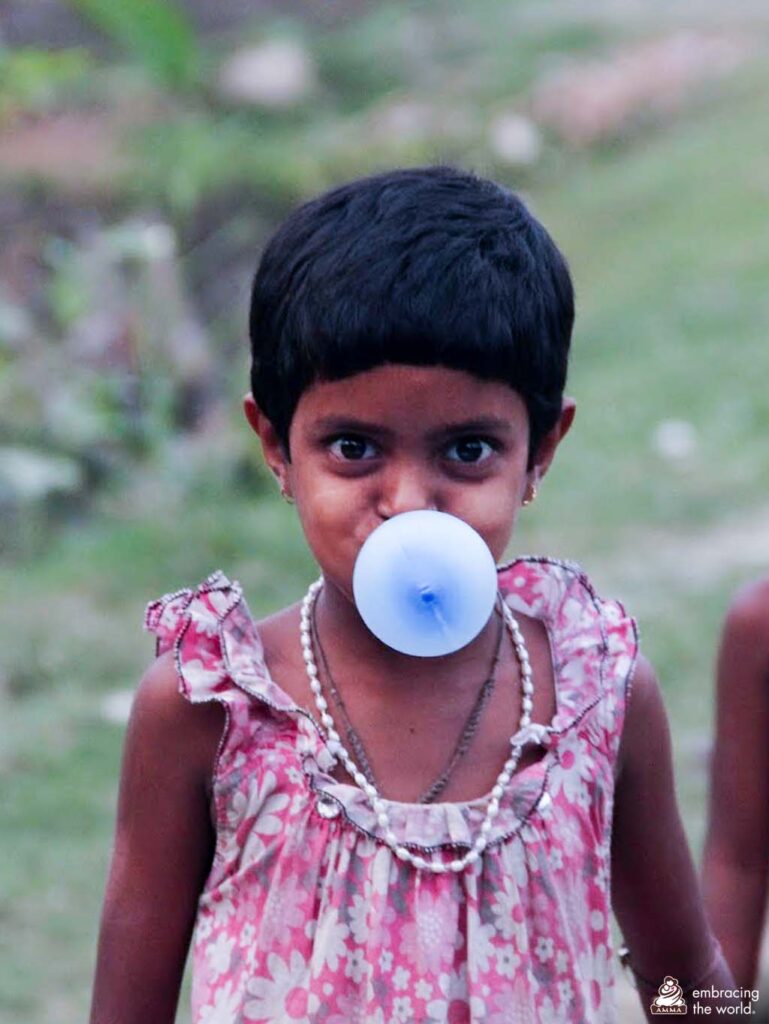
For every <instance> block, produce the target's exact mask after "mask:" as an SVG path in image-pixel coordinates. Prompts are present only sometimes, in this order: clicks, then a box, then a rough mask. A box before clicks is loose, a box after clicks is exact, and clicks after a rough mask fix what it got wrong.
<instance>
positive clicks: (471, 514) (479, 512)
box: [446, 488, 519, 562]
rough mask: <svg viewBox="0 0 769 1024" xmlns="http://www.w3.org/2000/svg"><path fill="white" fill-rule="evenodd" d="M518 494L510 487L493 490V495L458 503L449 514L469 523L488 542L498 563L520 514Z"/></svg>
mask: <svg viewBox="0 0 769 1024" xmlns="http://www.w3.org/2000/svg"><path fill="white" fill-rule="evenodd" d="M516 498H517V495H516V494H514V493H513V492H512V490H511V489H510V488H499V489H496V488H495V489H494V493H484V492H479V493H478V494H477V496H473V499H472V500H468V496H467V495H465V497H464V500H463V501H461V502H457V503H456V504H455V505H454V507H451V508H447V509H446V511H447V512H451V513H452V514H453V515H456V516H459V518H460V519H464V520H465V522H466V523H469V524H470V526H472V527H473V529H475V530H477V531H478V533H479V534H480V535H481V537H483V539H484V540H485V541H486V544H487V545H488V547H489V550H490V551H491V553H492V555H493V556H494V559H495V561H497V562H498V561H499V560H500V559H501V558H502V557H503V555H504V553H505V548H506V547H507V544H508V542H509V540H510V536H511V534H512V532H513V528H514V526H515V522H516V518H517V515H518V508H519V503H518V501H517V500H516Z"/></svg>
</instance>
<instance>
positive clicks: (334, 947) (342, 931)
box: [315, 910, 359, 981]
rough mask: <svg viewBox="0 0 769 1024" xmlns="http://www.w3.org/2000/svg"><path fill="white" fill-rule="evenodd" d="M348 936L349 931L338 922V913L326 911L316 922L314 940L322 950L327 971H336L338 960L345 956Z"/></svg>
mask: <svg viewBox="0 0 769 1024" xmlns="http://www.w3.org/2000/svg"><path fill="white" fill-rule="evenodd" d="M349 934H350V929H349V928H348V927H347V925H346V924H344V922H343V921H340V920H339V913H338V911H336V910H328V911H327V912H326V913H325V914H324V915H323V917H322V918H321V919H320V921H319V922H318V930H317V932H316V933H315V940H316V943H317V945H318V947H319V948H320V949H322V950H323V960H324V962H325V963H326V965H327V966H328V968H329V970H332V971H336V970H337V968H338V967H339V960H340V958H342V957H345V956H347V936H348V935H349ZM357 980H359V979H356V981H357Z"/></svg>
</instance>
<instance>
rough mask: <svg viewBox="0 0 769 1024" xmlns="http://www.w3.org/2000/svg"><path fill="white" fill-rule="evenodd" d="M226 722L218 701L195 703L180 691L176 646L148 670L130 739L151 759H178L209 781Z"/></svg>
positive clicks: (179, 763) (138, 693)
mask: <svg viewBox="0 0 769 1024" xmlns="http://www.w3.org/2000/svg"><path fill="white" fill-rule="evenodd" d="M223 726H224V712H223V709H222V707H221V705H220V704H219V703H218V702H217V701H213V702H210V703H205V704H194V703H191V702H190V701H189V700H188V699H187V697H186V696H184V694H183V693H182V691H181V690H180V684H179V674H178V671H177V668H176V664H175V659H174V655H173V652H172V651H167V652H166V653H164V654H161V655H160V657H158V658H156V659H155V660H154V661H153V662H152V664H151V665H150V666H149V667H148V668H147V670H146V671H145V672H144V674H143V676H142V678H141V680H140V682H139V685H138V687H137V690H136V694H135V697H134V701H133V706H132V709H131V717H130V720H129V724H128V737H127V742H128V743H130V744H131V745H132V746H133V747H135V748H136V749H137V750H139V751H144V757H145V758H146V762H147V764H148V765H149V764H157V763H158V762H164V763H167V764H169V765H170V764H173V765H175V766H177V767H178V768H179V769H181V768H184V769H185V771H187V772H189V773H190V774H191V775H193V776H195V777H196V778H198V779H200V780H201V781H202V782H204V783H205V784H206V786H207V785H208V782H209V779H210V776H211V769H212V766H213V764H214V760H215V757H216V751H217V748H218V745H219V740H220V738H221V735H222V729H223Z"/></svg>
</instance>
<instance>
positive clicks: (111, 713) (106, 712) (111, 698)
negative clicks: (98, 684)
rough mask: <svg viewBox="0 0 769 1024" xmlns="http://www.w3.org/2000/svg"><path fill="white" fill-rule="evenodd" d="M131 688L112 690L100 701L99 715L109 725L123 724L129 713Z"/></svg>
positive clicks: (132, 693)
mask: <svg viewBox="0 0 769 1024" xmlns="http://www.w3.org/2000/svg"><path fill="white" fill-rule="evenodd" d="M133 699H134V691H133V690H113V691H112V693H108V694H107V695H106V697H104V698H103V699H102V702H101V708H100V711H101V717H102V718H103V719H104V721H105V722H109V723H110V724H111V725H125V724H126V722H127V721H128V717H129V715H130V714H131V705H132V704H133Z"/></svg>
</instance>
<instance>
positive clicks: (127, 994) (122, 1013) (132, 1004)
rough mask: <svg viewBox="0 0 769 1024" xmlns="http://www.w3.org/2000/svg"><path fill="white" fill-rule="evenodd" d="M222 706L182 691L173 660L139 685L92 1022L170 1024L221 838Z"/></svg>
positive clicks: (163, 661) (162, 661)
mask: <svg viewBox="0 0 769 1024" xmlns="http://www.w3.org/2000/svg"><path fill="white" fill-rule="evenodd" d="M222 725H223V718H222V711H221V709H220V708H219V707H218V706H217V705H212V704H208V705H198V706H193V705H191V704H189V703H188V702H187V701H186V700H185V698H184V697H183V696H182V695H181V694H180V693H179V692H178V689H177V680H176V672H175V668H174V664H173V657H172V655H171V654H170V653H168V654H164V655H162V656H161V657H160V658H158V660H157V661H156V662H155V663H154V664H153V665H152V666H151V667H150V669H149V670H148V671H147V673H146V674H145V676H144V678H143V679H142V681H141V684H140V686H139V689H138V691H137V694H136V698H135V700H134V705H133V709H132V712H131V718H130V722H129V725H128V730H127V734H126V740H125V748H124V753H123V767H122V774H121V782H120V794H119V798H118V811H117V827H116V832H115V843H114V848H113V852H112V862H111V866H110V871H109V877H108V881H107V888H106V895H105V899H104V908H103V911H102V919H101V928H100V934H99V948H98V955H97V964H96V977H95V983H94V992H93V1002H92V1007H91V1017H90V1021H91V1024H116V1022H118V1021H119V1022H120V1024H147V1022H149V1021H152V1024H171V1022H172V1021H173V1020H174V1017H175V1014H176V1005H177V1001H178V998H179V987H180V984H181V979H182V974H183V970H184V963H185V959H186V956H187V949H188V946H189V941H190V935H191V931H192V927H193V923H194V919H195V909H196V905H197V900H198V896H199V893H200V890H201V888H202V886H203V883H204V881H205V878H206V875H207V873H208V870H209V867H210V863H211V858H212V852H213V845H214V835H213V829H212V825H211V821H210V814H209V809H208V794H207V791H206V790H207V785H208V783H209V782H210V778H211V775H212V769H213V764H214V758H215V755H216V749H217V743H218V738H219V736H220V735H221V731H222Z"/></svg>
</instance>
